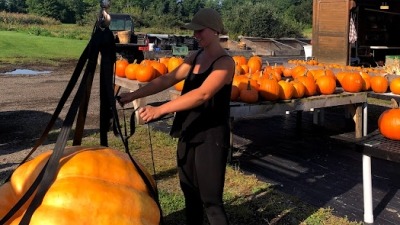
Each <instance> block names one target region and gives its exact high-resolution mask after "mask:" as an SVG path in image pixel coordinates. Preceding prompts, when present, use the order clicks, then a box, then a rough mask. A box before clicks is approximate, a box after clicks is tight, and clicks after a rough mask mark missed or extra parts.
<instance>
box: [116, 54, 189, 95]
mask: <svg viewBox="0 0 400 225" xmlns="http://www.w3.org/2000/svg"><path fill="white" fill-rule="evenodd" d="M182 63H183V58H181V57H161V58H159V59H154V60H152V59H144V60H142V61H141V62H140V63H136V61H135V62H133V63H129V62H128V60H126V59H124V58H119V59H118V60H117V61H116V62H115V75H116V76H118V77H122V78H127V79H129V80H137V81H139V82H149V81H151V80H153V79H155V78H157V77H159V76H162V75H164V74H166V73H168V72H171V71H172V70H174V69H175V68H176V67H178V66H179V65H180V64H182ZM183 83H184V81H181V82H179V83H178V84H176V85H175V89H176V90H178V91H181V90H182V88H183Z"/></svg>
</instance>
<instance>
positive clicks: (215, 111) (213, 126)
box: [170, 51, 233, 147]
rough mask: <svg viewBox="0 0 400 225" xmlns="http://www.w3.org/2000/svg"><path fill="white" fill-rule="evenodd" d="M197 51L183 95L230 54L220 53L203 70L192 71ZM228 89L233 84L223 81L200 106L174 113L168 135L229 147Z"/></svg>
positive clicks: (194, 141)
mask: <svg viewBox="0 0 400 225" xmlns="http://www.w3.org/2000/svg"><path fill="white" fill-rule="evenodd" d="M199 53H200V51H199ZM199 53H198V54H197V55H196V57H195V59H194V60H193V64H192V67H191V69H190V72H189V74H188V76H187V77H186V79H185V83H184V86H183V90H182V93H181V94H182V95H183V94H185V93H187V92H189V91H191V90H193V89H196V88H198V87H200V86H201V85H202V84H203V82H204V81H205V79H206V78H207V77H208V76H209V75H210V74H211V72H212V71H213V65H214V63H215V62H216V61H217V60H218V59H220V58H222V57H230V56H229V55H222V56H220V57H218V58H217V59H215V60H214V61H213V62H212V63H211V65H210V67H209V68H208V69H207V70H206V71H205V72H203V73H200V74H194V73H193V67H194V65H195V64H196V59H197V56H198V55H199ZM232 60H233V59H232ZM232 76H233V74H232ZM231 89H232V83H230V84H226V85H224V86H223V87H222V88H221V89H220V90H219V91H218V92H217V93H216V94H215V95H214V96H213V97H211V99H209V100H208V101H206V102H204V103H203V104H202V105H199V106H197V107H195V108H193V109H189V110H185V111H180V112H177V113H176V114H175V118H174V122H173V124H172V128H171V132H170V134H171V136H173V137H178V138H180V139H181V141H185V142H190V143H196V142H214V143H216V144H218V145H221V146H225V147H229V139H230V137H229V135H230V130H229V116H230V109H229V103H230V96H231Z"/></svg>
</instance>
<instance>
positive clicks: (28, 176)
mask: <svg viewBox="0 0 400 225" xmlns="http://www.w3.org/2000/svg"><path fill="white" fill-rule="evenodd" d="M51 154H52V151H47V152H45V153H42V154H40V155H38V156H37V157H36V158H34V159H33V160H31V161H28V162H26V163H24V164H22V165H21V166H20V167H19V168H17V169H16V170H15V171H14V173H13V174H12V177H11V179H10V181H9V182H7V183H5V184H3V185H2V186H1V187H0V199H1V201H0V218H3V217H4V215H5V214H6V213H7V212H8V211H9V210H10V209H11V207H13V206H14V204H15V203H16V202H17V201H18V199H19V198H21V196H22V195H23V193H25V192H26V191H27V189H28V188H29V187H30V186H31V185H32V183H33V181H34V180H35V178H36V177H37V176H38V174H39V173H40V171H41V169H42V168H43V167H44V165H45V163H46V162H47V161H48V159H49V157H50V156H51ZM139 166H140V165H139ZM140 167H141V168H142V171H143V172H144V173H145V176H146V177H147V179H148V180H149V181H150V182H151V184H152V186H153V187H152V188H153V189H154V190H155V181H154V180H153V178H152V177H151V175H150V174H149V173H148V172H147V171H146V170H144V169H143V167H142V166H140ZM149 193H150V190H149V189H148V187H147V186H146V184H145V182H144V181H143V178H142V177H141V176H140V175H139V173H138V171H137V170H136V167H135V166H134V165H133V163H132V162H131V160H130V158H129V157H128V155H127V154H125V153H123V152H121V151H118V150H114V149H110V148H105V147H90V148H89V147H82V146H74V147H67V148H66V149H65V151H64V155H63V157H62V158H61V160H60V166H59V169H58V171H57V177H56V178H55V180H54V182H53V183H52V185H51V186H50V188H49V190H48V191H47V192H46V194H45V196H44V198H43V201H42V203H41V204H40V205H39V207H38V208H37V209H36V210H35V212H34V213H33V215H32V217H31V221H30V224H31V225H36V224H38V225H39V224H57V225H64V224H65V225H70V224H89V225H97V224H119V225H123V224H138V225H158V224H159V221H160V210H159V208H158V205H157V203H156V202H155V201H154V199H153V198H152V197H151V196H150V194H149ZM31 198H32V197H31ZM29 202H30V200H28V203H26V204H24V205H23V206H22V208H21V209H20V210H19V211H17V213H15V215H14V216H13V217H12V218H11V219H10V220H9V221H8V222H10V224H18V223H19V221H20V220H21V218H22V216H23V214H24V211H25V210H26V209H27V207H28V204H29Z"/></svg>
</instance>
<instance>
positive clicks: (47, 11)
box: [26, 0, 61, 20]
mask: <svg viewBox="0 0 400 225" xmlns="http://www.w3.org/2000/svg"><path fill="white" fill-rule="evenodd" d="M26 5H27V6H28V13H32V14H36V15H39V16H45V17H51V18H54V19H57V20H60V18H61V15H60V8H61V5H60V4H59V3H58V2H57V0H27V1H26Z"/></svg>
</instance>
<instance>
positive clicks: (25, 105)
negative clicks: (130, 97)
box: [0, 61, 169, 184]
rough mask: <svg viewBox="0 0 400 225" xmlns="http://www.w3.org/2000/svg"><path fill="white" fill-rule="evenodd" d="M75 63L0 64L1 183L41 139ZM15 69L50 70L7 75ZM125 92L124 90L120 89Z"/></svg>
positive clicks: (92, 117) (93, 124) (93, 105)
mask: <svg viewBox="0 0 400 225" xmlns="http://www.w3.org/2000/svg"><path fill="white" fill-rule="evenodd" d="M76 63H77V62H75V61H71V62H64V63H62V65H59V66H39V65H18V66H16V65H4V64H3V65H2V66H1V69H0V81H1V85H0V93H1V98H0V184H1V183H3V182H2V181H3V180H4V179H5V177H6V176H8V174H9V173H11V172H12V171H13V170H14V169H15V167H16V166H17V165H18V164H19V163H20V162H21V161H22V159H23V158H24V157H25V156H26V155H27V154H28V152H29V151H30V150H31V149H32V147H33V146H34V144H35V142H36V140H37V139H38V138H39V137H40V136H41V134H42V132H43V131H44V129H45V127H46V126H47V124H48V122H49V121H50V118H51V116H52V115H53V113H54V110H55V109H56V106H57V104H58V102H59V100H60V98H61V96H62V94H63V92H64V90H65V88H66V86H67V83H68V81H69V80H70V78H71V76H72V73H73V71H74V69H75V66H76ZM15 69H29V70H35V71H50V73H47V74H39V75H6V74H5V73H6V72H10V71H14V70H15ZM122 91H127V90H122ZM73 96H74V94H72V95H71V96H70V98H69V99H70V100H69V101H68V102H67V103H66V105H65V106H64V109H63V111H62V112H61V114H60V116H59V120H57V122H56V124H55V125H54V128H53V129H57V128H60V127H61V125H62V121H63V119H65V115H66V113H67V111H68V109H69V105H70V102H71V101H72V98H73ZM168 97H169V95H168V93H167V92H161V93H159V94H157V95H154V96H151V97H149V98H148V99H147V102H158V101H165V100H167V99H168ZM99 98H100V97H99V74H98V71H97V72H96V74H95V78H94V81H93V86H92V92H91V96H90V101H89V108H88V112H87V118H86V123H85V131H88V130H90V131H95V130H96V131H97V130H98V127H99V126H98V123H99ZM53 147H54V143H51V142H50V141H46V142H45V143H43V144H42V145H41V146H40V147H39V148H38V149H37V151H35V154H34V155H37V154H39V153H41V152H43V151H44V150H48V149H52V148H53Z"/></svg>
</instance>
